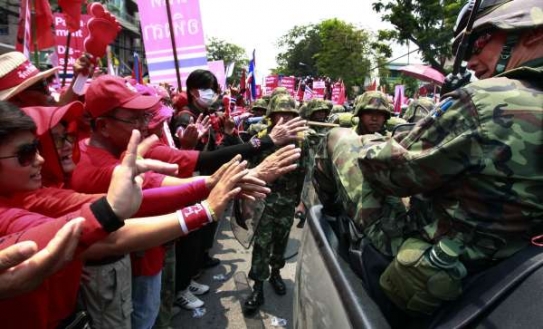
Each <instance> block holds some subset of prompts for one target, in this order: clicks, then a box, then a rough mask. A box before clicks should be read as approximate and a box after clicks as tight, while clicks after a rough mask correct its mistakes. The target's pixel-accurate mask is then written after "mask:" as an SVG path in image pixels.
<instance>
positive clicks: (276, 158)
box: [250, 144, 302, 184]
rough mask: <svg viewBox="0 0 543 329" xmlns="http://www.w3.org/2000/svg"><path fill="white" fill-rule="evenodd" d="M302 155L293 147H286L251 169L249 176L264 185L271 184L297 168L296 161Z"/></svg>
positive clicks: (300, 151) (299, 150)
mask: <svg viewBox="0 0 543 329" xmlns="http://www.w3.org/2000/svg"><path fill="white" fill-rule="evenodd" d="M301 155H302V150H301V149H299V148H296V147H295V146H294V145H292V144H291V145H287V146H284V147H282V148H280V149H279V150H277V151H275V152H274V153H272V154H270V155H268V156H267V157H266V158H265V159H264V160H263V161H262V162H260V164H258V166H256V167H254V168H253V169H251V172H250V175H251V176H254V177H257V178H259V179H261V180H263V181H265V182H266V183H268V184H269V183H272V182H274V181H275V180H276V179H277V178H279V177H281V176H283V175H284V174H286V173H288V172H291V171H293V170H294V169H296V168H297V167H298V165H297V164H296V163H294V162H295V161H296V160H298V159H299V158H300V156H301Z"/></svg>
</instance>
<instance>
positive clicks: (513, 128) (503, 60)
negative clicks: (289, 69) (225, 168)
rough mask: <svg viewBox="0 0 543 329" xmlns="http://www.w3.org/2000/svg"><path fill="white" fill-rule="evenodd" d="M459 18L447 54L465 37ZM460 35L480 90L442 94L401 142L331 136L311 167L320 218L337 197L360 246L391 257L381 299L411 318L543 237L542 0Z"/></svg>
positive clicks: (483, 16)
mask: <svg viewBox="0 0 543 329" xmlns="http://www.w3.org/2000/svg"><path fill="white" fill-rule="evenodd" d="M459 21H460V28H459V29H457V30H456V32H455V33H456V41H457V42H455V46H458V45H457V43H458V40H460V38H461V36H462V35H463V34H464V33H465V26H466V22H465V20H459ZM467 35H468V36H470V43H469V46H468V52H467V55H466V60H467V61H468V68H469V69H471V70H472V71H474V72H475V75H476V76H477V77H478V78H479V79H480V80H479V81H476V82H473V83H470V84H468V85H466V86H464V87H462V88H459V89H457V90H455V91H453V92H450V93H448V94H446V95H444V96H443V98H442V99H443V100H442V102H441V103H440V104H439V105H438V106H437V108H436V109H435V110H434V111H433V112H432V113H431V114H430V115H428V116H426V117H425V118H423V119H422V120H421V121H419V122H418V123H417V124H416V126H415V127H414V129H413V130H412V131H411V132H410V133H409V134H408V135H407V136H404V137H403V138H398V139H395V138H387V137H385V136H377V135H364V136H361V137H357V136H353V134H349V131H347V132H345V131H342V130H341V129H334V130H333V131H332V132H331V133H330V134H329V135H328V136H327V138H328V140H327V141H326V143H327V144H326V145H325V147H323V152H322V154H323V156H322V157H321V158H320V159H317V166H316V172H315V183H316V189H317V192H318V193H319V197H320V199H321V202H322V203H323V205H324V209H325V211H334V210H336V209H334V208H337V205H336V204H335V203H334V201H335V200H337V198H341V200H342V203H341V205H340V206H341V208H343V209H344V210H345V211H346V212H347V213H348V214H350V215H351V216H352V218H353V219H354V221H355V222H356V223H357V225H358V227H359V229H360V230H361V231H362V232H363V233H364V235H365V238H366V239H367V240H369V242H370V245H371V246H372V247H373V248H375V249H377V250H378V251H379V252H380V253H381V255H383V256H385V257H390V259H391V263H390V264H389V265H388V266H387V267H386V270H385V271H384V272H383V274H382V275H381V276H380V280H379V283H380V286H381V288H382V292H384V293H385V294H386V296H387V297H388V298H389V300H390V301H392V302H393V304H394V305H396V306H397V307H399V308H400V309H402V310H403V311H405V312H408V313H414V314H418V315H420V314H430V313H432V312H434V311H435V310H436V309H438V308H439V307H440V305H441V304H442V303H443V301H448V300H454V299H456V298H458V296H460V294H461V293H462V279H463V278H465V276H466V275H471V274H473V273H477V272H478V271H481V270H483V269H486V268H488V267H489V266H492V265H493V264H496V263H497V262H499V261H500V260H502V259H504V258H507V257H509V256H511V255H512V254H514V253H515V252H517V251H519V250H520V249H522V248H523V247H525V246H527V245H529V243H530V238H531V237H533V236H536V235H540V234H542V233H543V229H542V226H541V224H543V200H542V198H543V166H541V165H540V158H541V149H543V129H542V128H543V127H542V122H543V85H542V81H543V0H514V1H495V0H491V1H488V0H485V1H483V3H482V4H481V7H480V10H479V11H478V13H477V16H476V20H475V23H474V25H473V31H472V33H471V34H467ZM355 154H356V156H354V155H355ZM350 175H358V176H357V177H358V178H359V182H358V183H357V184H356V185H354V184H352V179H351V176H350ZM414 195H418V196H419V197H420V198H419V197H417V198H415V197H412V198H411V201H412V203H411V208H410V209H409V211H408V213H407V214H406V215H399V216H396V217H395V218H392V219H391V217H390V216H387V214H388V213H389V212H388V211H387V206H386V203H384V202H383V201H385V200H386V197H388V196H414ZM414 199H416V200H418V199H420V200H423V202H422V203H421V204H423V205H425V206H424V207H420V206H417V205H416V204H414V203H413V200H414ZM436 254H439V255H441V256H443V255H445V254H446V256H447V257H442V258H446V259H447V262H445V263H446V264H444V262H441V263H440V262H438V261H436V258H435V257H434V258H432V257H433V256H435V255H436ZM442 258H439V260H441V259H442ZM445 265H447V266H445ZM449 265H450V266H449Z"/></svg>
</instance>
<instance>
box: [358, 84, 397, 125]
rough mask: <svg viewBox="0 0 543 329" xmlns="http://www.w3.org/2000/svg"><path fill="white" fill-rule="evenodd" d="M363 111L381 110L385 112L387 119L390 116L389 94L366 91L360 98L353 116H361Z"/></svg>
mask: <svg viewBox="0 0 543 329" xmlns="http://www.w3.org/2000/svg"><path fill="white" fill-rule="evenodd" d="M362 111H380V112H382V113H383V114H385V117H386V118H387V119H388V118H390V105H389V102H388V97H387V95H385V94H384V93H382V92H380V91H366V92H365V93H364V94H362V97H361V98H360V99H358V102H357V103H356V105H355V109H354V113H353V116H355V117H357V116H359V115H360V114H362V113H361V112H362Z"/></svg>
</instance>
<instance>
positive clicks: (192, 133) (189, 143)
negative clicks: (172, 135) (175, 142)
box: [176, 113, 211, 150]
mask: <svg viewBox="0 0 543 329" xmlns="http://www.w3.org/2000/svg"><path fill="white" fill-rule="evenodd" d="M189 122H190V123H189V124H188V125H187V127H186V128H184V129H183V128H182V127H179V128H178V129H177V132H176V135H177V138H178V139H179V143H180V144H181V148H182V149H183V150H192V149H194V148H195V147H196V145H197V144H198V141H199V140H200V139H201V138H202V137H204V136H205V135H206V134H207V133H208V132H209V128H210V127H211V121H210V119H209V116H208V115H205V116H204V115H203V114H202V113H200V115H199V116H198V118H197V119H196V122H194V119H193V118H192V117H191V118H190V121H189Z"/></svg>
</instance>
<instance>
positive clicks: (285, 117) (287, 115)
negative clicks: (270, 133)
mask: <svg viewBox="0 0 543 329" xmlns="http://www.w3.org/2000/svg"><path fill="white" fill-rule="evenodd" d="M295 117H296V115H294V113H290V112H283V113H282V112H279V113H273V115H272V117H271V120H272V124H273V125H274V126H275V125H276V124H277V123H278V122H279V120H280V119H281V118H283V123H286V122H289V121H290V120H292V119H294V118H295Z"/></svg>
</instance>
